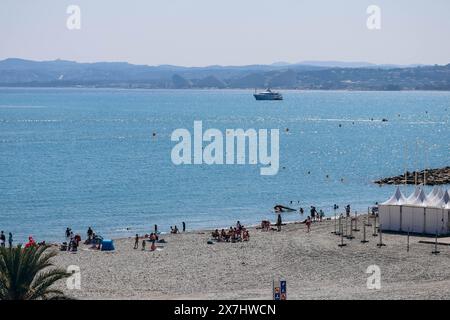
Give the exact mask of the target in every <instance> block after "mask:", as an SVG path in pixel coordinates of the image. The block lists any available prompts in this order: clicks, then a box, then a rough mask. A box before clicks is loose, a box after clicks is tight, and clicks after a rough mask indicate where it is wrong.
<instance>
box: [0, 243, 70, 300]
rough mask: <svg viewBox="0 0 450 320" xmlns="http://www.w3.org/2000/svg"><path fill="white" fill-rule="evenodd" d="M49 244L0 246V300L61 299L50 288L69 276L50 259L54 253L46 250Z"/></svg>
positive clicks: (59, 295) (61, 296) (61, 297)
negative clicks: (13, 246)
mask: <svg viewBox="0 0 450 320" xmlns="http://www.w3.org/2000/svg"><path fill="white" fill-rule="evenodd" d="M48 248H49V246H39V247H30V248H22V247H20V246H18V247H15V248H0V300H39V299H41V300H48V299H64V298H65V296H64V294H63V293H62V292H61V291H60V290H57V289H53V288H51V287H52V286H53V284H54V283H55V282H56V281H58V280H61V279H64V278H66V277H68V276H69V274H68V273H67V272H65V271H64V270H62V269H58V268H55V267H53V264H52V263H51V262H50V260H51V258H53V257H54V256H55V255H56V254H57V253H56V252H55V251H52V252H46V251H47V249H48Z"/></svg>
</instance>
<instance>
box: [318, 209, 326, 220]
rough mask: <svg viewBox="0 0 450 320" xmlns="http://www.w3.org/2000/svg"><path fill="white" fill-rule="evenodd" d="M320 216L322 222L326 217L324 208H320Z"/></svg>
mask: <svg viewBox="0 0 450 320" xmlns="http://www.w3.org/2000/svg"><path fill="white" fill-rule="evenodd" d="M319 217H320V222H322V220H323V218H324V217H325V213H324V212H323V210H322V209H320V210H319Z"/></svg>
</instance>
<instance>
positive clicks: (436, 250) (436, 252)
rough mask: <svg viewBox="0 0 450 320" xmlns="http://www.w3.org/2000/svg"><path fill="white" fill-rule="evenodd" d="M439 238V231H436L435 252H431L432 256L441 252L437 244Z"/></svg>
mask: <svg viewBox="0 0 450 320" xmlns="http://www.w3.org/2000/svg"><path fill="white" fill-rule="evenodd" d="M437 238H438V234H437V231H436V238H435V240H434V251H433V252H431V253H432V254H439V251H438V249H437V244H438V241H437Z"/></svg>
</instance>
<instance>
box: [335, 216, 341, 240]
mask: <svg viewBox="0 0 450 320" xmlns="http://www.w3.org/2000/svg"><path fill="white" fill-rule="evenodd" d="M341 234H342V220H341V216H339V229H338V232H337V233H336V235H338V236H339V235H341Z"/></svg>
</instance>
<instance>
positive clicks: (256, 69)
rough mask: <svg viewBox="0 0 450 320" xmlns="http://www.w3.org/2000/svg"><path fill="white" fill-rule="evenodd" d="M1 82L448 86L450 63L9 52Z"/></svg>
mask: <svg viewBox="0 0 450 320" xmlns="http://www.w3.org/2000/svg"><path fill="white" fill-rule="evenodd" d="M0 86H3V87H19V86H20V87H111V88H155V89H157V88H158V89H159V88H167V89H189V88H220V89H221V88H242V89H244V88H265V87H271V88H276V89H305V90H308V89H313V90H449V91H450V64H448V65H445V66H438V65H434V66H425V65H408V66H399V65H375V64H371V63H367V62H339V61H303V62H300V63H295V64H290V63H286V62H277V63H273V64H271V65H248V66H208V67H180V66H172V65H160V66H147V65H133V64H129V63H126V62H96V63H78V62H73V61H65V60H54V61H30V60H23V59H15V58H10V59H6V60H3V61H0Z"/></svg>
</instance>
